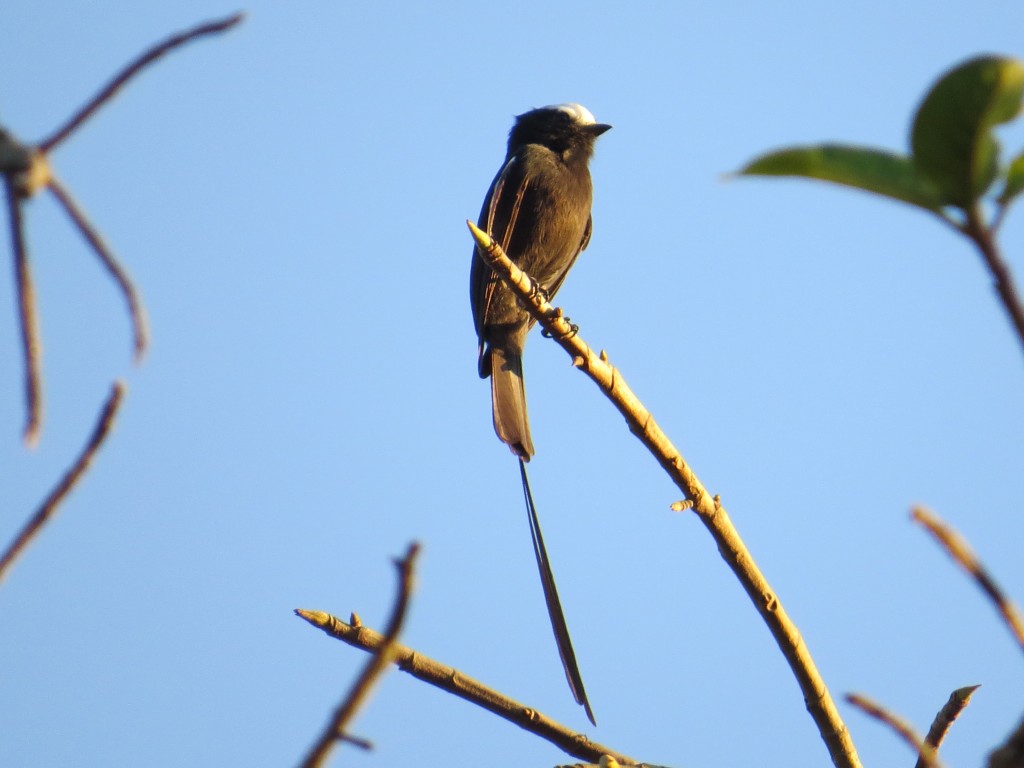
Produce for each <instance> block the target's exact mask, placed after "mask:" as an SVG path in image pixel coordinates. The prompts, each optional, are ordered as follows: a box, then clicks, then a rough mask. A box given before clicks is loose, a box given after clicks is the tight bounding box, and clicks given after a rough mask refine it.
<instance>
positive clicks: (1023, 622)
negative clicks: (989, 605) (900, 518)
mask: <svg viewBox="0 0 1024 768" xmlns="http://www.w3.org/2000/svg"><path fill="white" fill-rule="evenodd" d="M910 517H911V519H912V520H913V521H914V522H916V523H920V524H921V525H923V526H924V527H925V529H927V531H928V532H929V533H930V534H931V535H932V536H934V537H935V539H936V541H938V542H939V544H941V545H942V546H943V548H944V549H945V550H946V553H947V554H948V555H949V556H950V557H951V558H953V560H954V561H955V562H956V563H957V564H958V565H959V566H960V567H961V568H963V569H964V570H965V571H967V573H969V574H970V575H971V577H972V578H973V579H974V581H975V582H976V583H977V585H978V586H979V587H981V589H982V591H983V592H984V593H985V594H986V595H988V596H989V599H990V600H992V602H993V603H995V606H996V609H997V610H998V611H999V614H1000V615H1001V616H1002V617H1003V621H1005V622H1006V626H1008V627H1009V628H1010V632H1012V633H1013V636H1014V637H1015V638H1016V639H1017V644H1018V645H1020V647H1021V648H1022V649H1024V617H1022V616H1021V613H1020V611H1019V610H1018V609H1017V606H1015V605H1014V604H1013V602H1012V601H1011V600H1010V599H1009V598H1008V597H1007V596H1006V595H1005V594H1004V593H1003V591H1002V590H1001V589H1000V588H999V586H998V585H997V584H996V583H995V581H993V580H992V577H991V576H989V574H988V571H986V570H985V566H983V565H982V564H981V562H980V561H979V560H978V558H977V557H976V556H975V554H974V552H972V551H971V547H970V545H969V544H968V543H967V542H966V541H965V540H964V538H963V537H962V536H961V535H960V534H958V533H957V532H956V531H955V530H953V529H952V528H951V527H950V526H948V525H946V523H944V522H942V520H940V519H939V518H938V517H937V516H936V515H935V514H934V513H932V512H930V511H929V510H928V509H926V508H925V507H914V508H913V509H912V510H911V512H910Z"/></svg>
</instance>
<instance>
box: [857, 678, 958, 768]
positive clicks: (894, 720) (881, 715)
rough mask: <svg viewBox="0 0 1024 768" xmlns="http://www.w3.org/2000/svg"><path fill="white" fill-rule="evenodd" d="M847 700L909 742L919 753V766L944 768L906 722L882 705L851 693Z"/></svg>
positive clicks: (933, 751)
mask: <svg viewBox="0 0 1024 768" xmlns="http://www.w3.org/2000/svg"><path fill="white" fill-rule="evenodd" d="M846 700H847V701H848V702H850V703H851V704H853V706H855V707H857V708H858V709H859V710H861V711H862V712H864V713H865V714H868V715H870V716H871V717H873V718H875V719H876V720H880V721H881V722H883V723H885V724H886V725H888V726H889V727H890V728H892V729H893V730H894V731H895V732H896V734H897V735H898V736H899V737H900V738H901V739H903V740H904V741H905V742H907V744H909V745H910V746H911V747H913V749H914V751H915V752H917V754H918V760H917V764H918V765H919V766H923V768H942V763H940V762H939V756H938V755H937V754H936V753H935V750H934V749H932V747H931V746H929V745H928V744H926V743H925V741H924V740H923V739H922V738H921V737H920V736H918V735H917V733H916V732H915V731H914V729H913V728H911V727H910V725H909V724H908V723H907V722H906V721H904V720H902V719H900V718H899V717H897V716H896V715H894V714H892V713H891V712H889V711H887V710H886V709H883V708H882V707H881V706H880V705H878V704H876V703H875V702H873V701H871V700H870V699H869V698H867V697H866V696H861V695H859V694H856V693H849V694H847V695H846Z"/></svg>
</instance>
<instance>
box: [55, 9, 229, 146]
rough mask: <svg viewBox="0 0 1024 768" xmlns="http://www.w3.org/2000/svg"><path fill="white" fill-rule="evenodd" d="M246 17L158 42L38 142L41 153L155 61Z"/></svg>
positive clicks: (64, 137)
mask: <svg viewBox="0 0 1024 768" xmlns="http://www.w3.org/2000/svg"><path fill="white" fill-rule="evenodd" d="M243 18H245V16H244V14H241V13H236V14H234V15H232V16H228V17H227V18H225V19H221V20H219V21H210V22H206V23H205V24H200V25H199V26H197V27H194V28H193V29H190V30H186V31H185V32H180V33H178V34H176V35H172V36H171V37H169V38H167V39H166V40H164V41H163V42H160V43H157V44H156V45H154V46H152V47H151V48H149V49H147V50H146V51H144V52H143V53H142V54H141V55H139V56H138V57H136V58H135V59H134V60H133V61H132V62H131V63H129V64H128V65H127V66H125V67H124V69H122V70H121V71H120V72H118V73H117V74H116V75H115V76H114V77H113V79H112V80H111V81H110V82H108V83H107V84H106V85H105V86H103V88H101V89H100V91H99V93H97V94H96V95H95V96H93V97H92V98H91V99H89V101H87V102H86V103H85V105H84V106H83V107H82V108H81V109H79V110H78V111H77V112H75V114H74V115H72V116H71V117H70V118H69V119H68V121H67V122H66V123H65V124H64V125H62V126H61V127H60V128H58V129H57V130H56V131H54V133H53V135H51V136H50V137H49V138H47V139H44V140H43V141H41V142H39V151H40V152H42V153H43V154H46V153H47V152H49V151H50V150H51V149H53V148H54V147H56V146H57V145H58V144H60V143H61V142H62V141H64V139H66V138H67V137H68V136H70V135H71V134H72V133H74V132H75V130H76V129H77V128H78V127H79V126H80V125H81V124H82V123H84V122H85V121H86V120H87V119H89V118H90V117H91V116H92V115H93V114H94V113H95V112H96V110H98V109H99V108H100V107H102V106H103V105H104V104H105V103H107V102H108V101H109V100H110V99H111V98H113V96H114V95H115V94H116V93H117V92H118V91H119V90H121V88H122V87H124V85H125V84H126V83H127V82H128V81H129V80H131V79H132V78H133V77H135V75H137V74H138V73H139V72H140V71H141V70H142V69H143V68H145V67H146V66H147V65H148V64H152V63H153V62H154V61H156V60H157V59H159V58H161V57H162V56H164V55H166V54H168V53H170V52H171V51H173V50H174V49H175V48H178V47H180V46H182V45H184V44H185V43H188V42H190V41H192V40H195V39H196V38H197V37H202V36H203V35H210V34H216V33H219V32H224V31H226V30H228V29H231V27H233V26H235V25H236V24H238V23H239V22H240V21H241V20H242V19H243Z"/></svg>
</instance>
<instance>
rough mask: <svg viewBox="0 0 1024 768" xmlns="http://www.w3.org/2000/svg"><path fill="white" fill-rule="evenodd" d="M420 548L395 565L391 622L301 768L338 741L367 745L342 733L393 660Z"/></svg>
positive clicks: (309, 767)
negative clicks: (394, 594)
mask: <svg viewBox="0 0 1024 768" xmlns="http://www.w3.org/2000/svg"><path fill="white" fill-rule="evenodd" d="M419 549H420V548H419V544H416V543H413V544H410V545H409V549H408V550H407V551H406V553H405V557H404V558H402V559H401V560H399V561H396V563H395V565H396V567H397V568H398V594H397V595H396V596H395V605H394V608H392V609H391V618H390V619H389V620H388V626H387V630H386V631H385V633H384V636H383V637H382V638H381V642H380V644H379V645H378V647H377V649H376V651H375V652H374V654H373V657H372V658H371V659H370V660H369V661H368V662H367V663H366V666H365V667H363V671H362V672H361V673H360V674H359V677H358V678H356V681H355V683H353V685H352V688H351V689H350V690H349V692H348V695H347V696H345V698H344V699H343V700H342V702H341V704H340V705H339V706H338V708H337V710H335V712H334V717H332V718H331V722H329V723H328V724H327V727H326V728H324V730H323V732H322V733H321V734H320V738H319V739H317V742H316V744H314V745H313V748H312V749H311V750H310V751H309V754H308V755H307V756H306V759H305V760H303V761H302V766H303V768H317V766H320V765H323V762H324V760H326V759H327V756H328V755H329V754H330V753H331V750H332V749H334V745H335V744H337V743H338V741H350V742H352V743H355V744H357V745H359V746H362V747H363V748H365V746H366V742H365V741H364V740H362V739H354V738H353V737H351V736H349V735H348V734H346V733H345V731H346V729H347V728H348V724H349V723H350V722H352V718H353V717H355V714H356V712H357V711H358V710H359V707H360V706H362V704H363V703H364V702H365V701H366V699H367V697H368V696H369V695H370V690H371V689H372V688H373V686H374V684H375V683H376V682H377V681H378V680H379V679H380V677H381V675H382V674H383V673H384V670H386V669H387V667H388V665H389V664H390V663H391V661H392V659H393V657H394V650H395V638H396V637H398V633H399V632H401V631H402V624H403V623H404V622H405V615H406V613H407V612H408V608H409V597H410V595H411V594H412V581H413V565H414V563H415V560H416V555H417V554H418V553H419Z"/></svg>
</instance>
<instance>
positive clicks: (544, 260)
mask: <svg viewBox="0 0 1024 768" xmlns="http://www.w3.org/2000/svg"><path fill="white" fill-rule="evenodd" d="M609 128H611V126H610V125H605V124H604V123H599V122H597V121H596V120H595V119H594V116H593V115H592V114H591V113H590V111H589V110H587V109H586V108H585V107H583V106H581V105H579V104H557V105H554V106H550V107H541V108H540V109H534V110H532V111H530V112H526V113H524V114H522V115H519V116H518V117H517V118H516V121H515V124H514V125H513V126H512V130H511V131H510V132H509V136H508V152H507V153H506V155H505V163H504V165H502V167H501V170H499V171H498V175H497V176H495V177H494V181H492V182H491V187H490V189H489V190H487V197H486V198H485V199H484V204H483V208H482V209H481V211H480V221H479V224H478V226H479V228H480V229H482V230H483V231H485V232H487V233H488V234H489V235H490V236H491V237H492V238H493V239H494V240H495V241H496V242H497V243H498V244H500V245H501V247H502V250H504V251H505V253H506V254H507V255H508V257H509V258H510V259H511V260H512V261H513V262H515V263H516V264H517V265H518V266H519V268H520V269H522V270H523V271H524V272H526V273H527V274H528V275H530V277H531V278H533V280H534V281H536V282H537V283H539V284H540V286H541V288H542V289H543V290H544V292H545V293H546V294H547V295H548V297H552V296H554V295H555V293H556V292H557V291H558V289H559V288H560V287H561V285H562V283H563V282H564V280H565V277H566V275H567V274H569V269H570V268H571V267H572V265H573V264H574V263H575V261H576V257H577V256H579V255H580V252H581V251H583V249H584V248H586V247H587V244H588V243H589V242H590V233H591V229H592V222H591V218H590V204H591V199H592V196H593V189H592V186H591V182H590V169H589V168H588V163H589V161H590V158H591V156H592V155H593V153H594V142H595V141H596V140H597V137H598V136H600V135H601V134H602V133H604V132H605V131H607V130H608V129H609ZM469 292H470V303H471V304H472V309H473V319H474V322H475V323H476V334H477V340H478V342H479V360H478V367H479V372H480V377H481V378H487V377H488V376H489V377H490V378H491V410H492V414H493V417H494V431H495V432H497V433H498V437H499V438H501V440H502V442H504V443H506V444H507V445H508V446H509V448H511V449H512V452H513V453H514V454H516V456H518V457H519V470H520V473H521V476H522V482H523V492H524V495H525V497H526V506H527V511H528V512H529V519H530V530H531V533H532V536H533V549H534V555H535V556H536V558H537V568H538V570H539V571H540V578H541V585H542V586H543V588H544V598H545V602H546V603H547V608H548V616H549V618H550V619H551V628H552V630H553V631H554V634H555V641H556V643H557V645H558V654H559V656H560V657H561V660H562V666H563V668H564V669H565V675H566V678H567V680H568V681H569V688H570V689H571V690H572V693H573V696H574V697H575V699H576V702H577V703H578V704H581V705H583V707H584V708H585V709H586V712H587V717H588V718H590V721H591V722H592V723H595V725H596V722H595V721H594V714H593V711H592V710H591V708H590V702H589V701H588V700H587V694H586V691H585V690H584V688H583V679H582V677H581V676H580V672H579V668H578V666H577V664H576V654H575V652H574V651H573V648H572V641H571V640H570V638H569V629H568V627H567V625H566V622H565V616H564V614H563V612H562V606H561V602H560V601H559V599H558V591H557V589H556V588H555V579H554V574H553V573H552V570H551V565H550V561H549V559H548V554H547V549H546V548H545V546H544V539H543V537H542V536H541V531H540V520H539V518H538V516H537V510H536V506H535V505H534V503H533V494H532V493H531V492H530V484H529V480H528V479H527V476H526V464H525V462H527V461H529V460H530V457H531V456H533V454H534V448H533V440H532V439H531V437H530V422H529V419H528V418H527V414H526V390H525V388H524V385H523V346H524V345H525V344H526V335H527V333H528V332H529V330H530V328H531V327H532V326H533V324H534V320H533V318H531V317H530V314H529V313H528V312H527V311H526V310H525V309H524V308H523V307H522V305H521V304H520V303H519V300H518V299H517V298H516V297H515V295H514V294H513V293H512V291H511V290H510V289H509V288H508V286H506V285H505V284H504V283H503V282H502V281H501V280H500V279H499V278H497V277H496V276H495V275H494V273H493V271H492V270H491V268H490V267H489V266H487V264H486V263H485V262H484V261H483V260H482V259H481V258H480V257H479V256H478V255H477V253H476V251H475V250H474V252H473V266H472V268H471V270H470V286H469Z"/></svg>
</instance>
